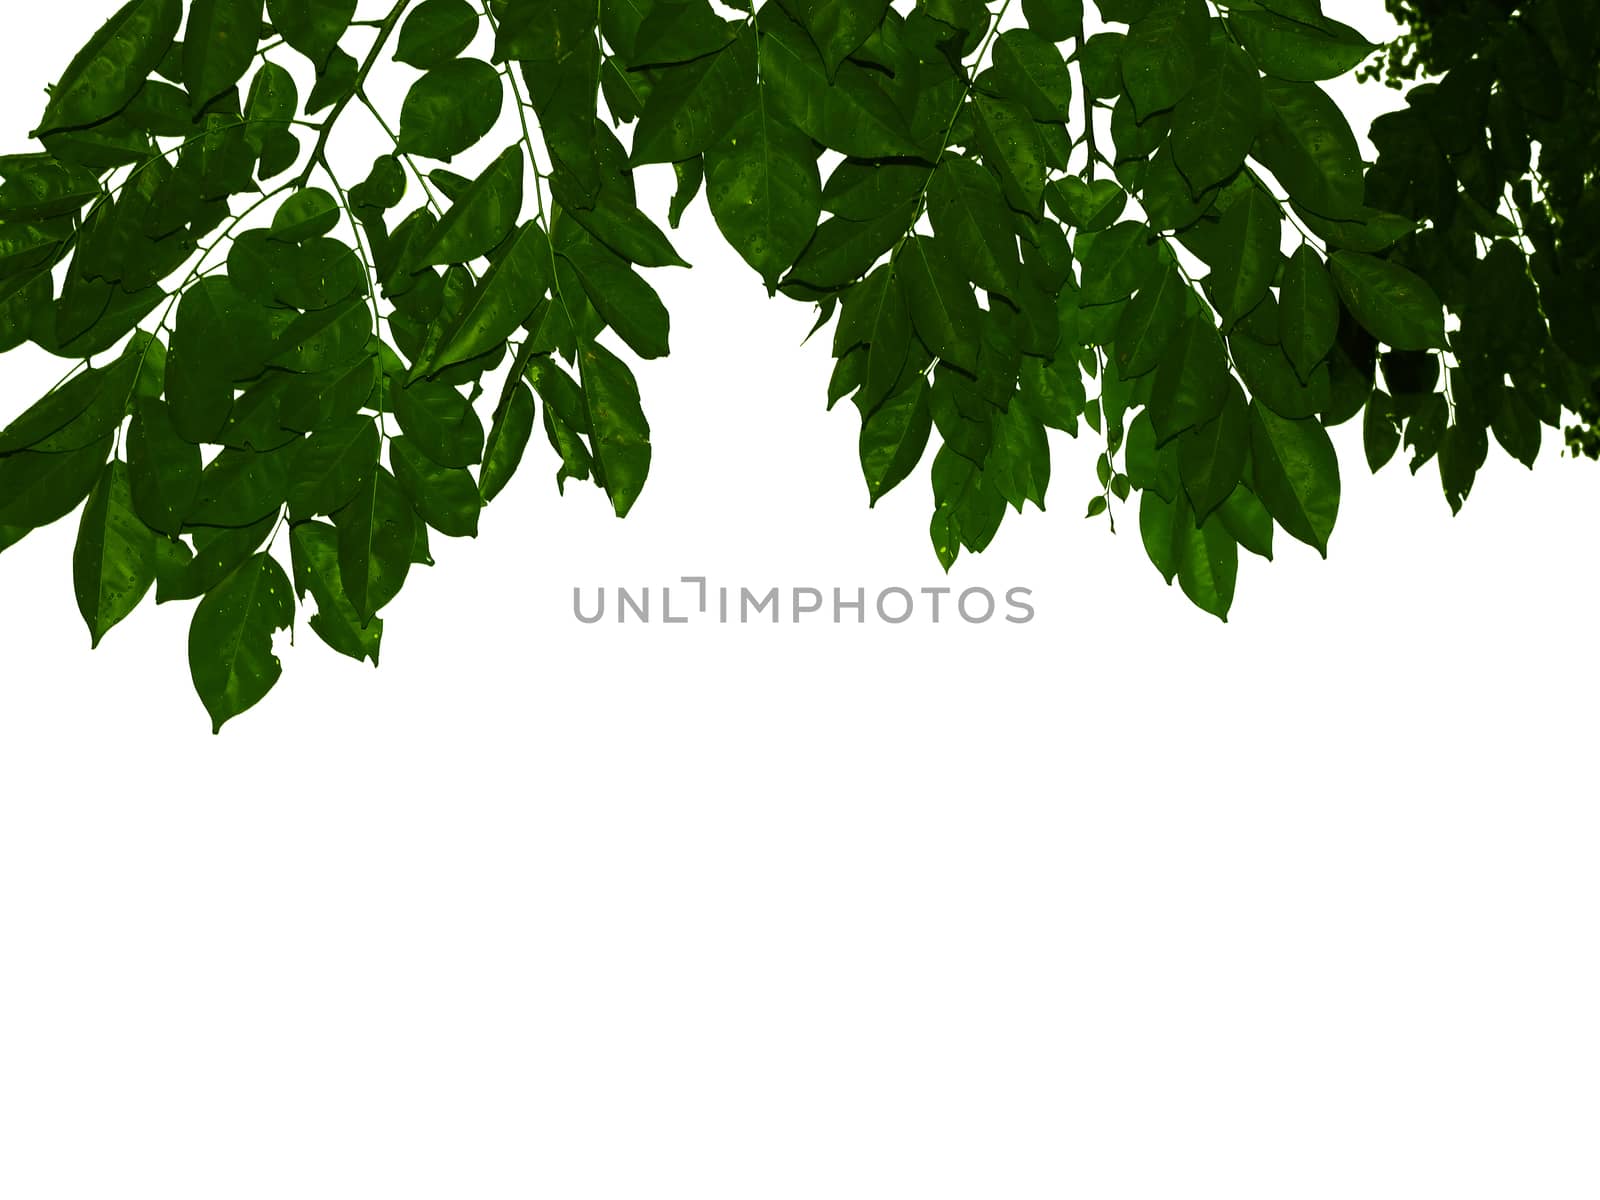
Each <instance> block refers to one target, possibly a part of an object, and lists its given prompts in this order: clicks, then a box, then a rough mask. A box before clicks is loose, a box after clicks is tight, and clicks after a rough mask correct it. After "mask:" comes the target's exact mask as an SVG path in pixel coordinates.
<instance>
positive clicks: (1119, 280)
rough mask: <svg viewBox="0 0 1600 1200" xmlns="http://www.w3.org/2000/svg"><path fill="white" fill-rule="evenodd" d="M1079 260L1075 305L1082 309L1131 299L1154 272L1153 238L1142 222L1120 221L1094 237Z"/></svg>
mask: <svg viewBox="0 0 1600 1200" xmlns="http://www.w3.org/2000/svg"><path fill="white" fill-rule="evenodd" d="M1080 246H1081V242H1080ZM1079 257H1080V261H1081V262H1082V263H1083V290H1082V291H1081V292H1080V293H1079V303H1080V304H1082V305H1083V306H1084V307H1088V306H1090V305H1097V304H1108V303H1110V302H1111V301H1113V300H1123V299H1126V298H1127V297H1129V296H1131V295H1133V293H1134V292H1135V291H1136V290H1137V289H1138V288H1139V286H1140V285H1141V284H1143V283H1144V281H1145V280H1146V279H1147V278H1149V277H1150V275H1151V274H1153V273H1154V272H1155V270H1156V267H1157V265H1158V257H1157V253H1156V237H1155V235H1154V234H1152V233H1151V232H1150V229H1149V227H1148V226H1147V225H1145V224H1144V223H1143V222H1142V221H1123V222H1122V223H1121V224H1119V225H1113V226H1112V227H1111V228H1110V229H1107V230H1106V231H1105V232H1104V233H1097V234H1095V235H1094V240H1093V242H1091V243H1090V244H1089V246H1088V247H1087V248H1084V249H1082V250H1081V251H1080V255H1079Z"/></svg>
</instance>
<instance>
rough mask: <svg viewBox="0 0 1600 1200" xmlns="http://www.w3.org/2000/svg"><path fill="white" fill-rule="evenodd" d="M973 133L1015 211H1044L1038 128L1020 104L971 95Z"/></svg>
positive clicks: (1042, 146) (1043, 174) (1041, 152)
mask: <svg viewBox="0 0 1600 1200" xmlns="http://www.w3.org/2000/svg"><path fill="white" fill-rule="evenodd" d="M972 111H973V114H974V117H975V119H974V121H973V133H974V137H975V140H976V144H977V146H978V149H979V150H981V151H982V152H983V157H984V160H985V161H986V162H987V163H988V164H989V165H990V166H991V167H993V168H994V169H995V171H996V172H997V173H998V174H999V176H1000V183H1001V185H1002V186H1003V187H1004V189H1005V194H1006V200H1007V202H1008V203H1009V204H1010V205H1011V207H1013V208H1015V209H1016V210H1017V211H1018V212H1023V213H1029V214H1031V215H1033V216H1038V215H1040V214H1041V213H1043V211H1044V182H1045V170H1046V168H1045V161H1044V145H1043V143H1042V142H1041V141H1040V140H1039V129H1038V126H1036V125H1035V124H1034V122H1033V119H1032V118H1031V117H1029V116H1028V111H1027V110H1026V109H1025V108H1023V107H1022V106H1021V105H1020V104H1015V103H1013V102H1011V101H1009V100H1001V99H995V98H992V97H989V96H984V95H978V96H975V97H974V99H973V102H972Z"/></svg>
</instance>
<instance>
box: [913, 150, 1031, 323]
mask: <svg viewBox="0 0 1600 1200" xmlns="http://www.w3.org/2000/svg"><path fill="white" fill-rule="evenodd" d="M928 217H929V220H930V221H931V222H932V224H933V232H934V235H935V236H936V237H937V238H938V239H939V244H940V245H943V246H949V247H951V248H952V250H953V251H954V252H955V253H956V255H957V256H958V261H959V262H960V263H961V265H962V266H963V267H964V268H965V270H966V274H967V277H968V278H969V279H971V280H972V282H974V283H976V284H977V285H978V286H979V287H981V288H984V289H986V290H988V291H991V292H1000V293H1002V294H1003V295H1007V296H1014V295H1015V294H1016V292H1017V288H1018V286H1019V275H1020V272H1021V270H1022V260H1021V258H1020V257H1018V254H1017V235H1016V232H1015V228H1014V221H1013V218H1012V216H1011V213H1010V212H1009V211H1008V210H1007V208H1006V202H1005V197H1004V196H1003V195H1001V192H1000V184H999V182H998V181H997V180H996V179H995V177H994V176H993V175H991V174H990V173H989V172H988V171H986V170H985V169H984V168H983V167H981V166H979V165H978V164H977V163H975V162H973V161H972V160H971V159H970V158H962V157H960V156H956V155H949V156H946V157H945V158H943V159H942V160H940V162H939V165H938V167H937V168H936V169H935V170H934V172H933V175H932V177H931V178H930V179H929V180H928Z"/></svg>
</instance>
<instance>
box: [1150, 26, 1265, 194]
mask: <svg viewBox="0 0 1600 1200" xmlns="http://www.w3.org/2000/svg"><path fill="white" fill-rule="evenodd" d="M1261 104H1262V99H1261V82H1260V77H1259V76H1258V75H1257V74H1256V71H1255V68H1254V67H1253V66H1251V64H1250V62H1249V61H1248V60H1247V59H1246V58H1245V57H1244V56H1243V55H1242V54H1240V53H1239V52H1238V51H1237V50H1234V49H1232V48H1231V47H1222V48H1220V49H1219V50H1218V52H1217V54H1216V55H1215V58H1214V61H1213V62H1212V65H1211V67H1210V68H1209V69H1208V70H1206V71H1205V72H1204V73H1203V74H1202V75H1201V76H1200V78H1199V80H1198V81H1197V82H1196V83H1195V86H1194V88H1193V90H1192V91H1190V92H1189V93H1188V95H1186V96H1184V98H1183V99H1182V100H1180V101H1179V102H1178V107H1177V110H1176V111H1175V112H1174V113H1173V114H1172V155H1173V160H1174V161H1175V162H1176V163H1177V167H1178V170H1179V171H1181V172H1182V173H1183V177H1184V178H1185V179H1187V180H1188V181H1189V186H1190V187H1191V188H1192V189H1194V191H1196V192H1201V191H1204V190H1205V189H1206V188H1209V187H1213V186H1215V185H1216V184H1219V183H1222V182H1223V181H1224V180H1226V179H1229V178H1231V177H1232V176H1233V174H1234V173H1235V172H1236V171H1238V169H1239V168H1240V167H1241V166H1243V165H1244V160H1245V157H1246V156H1247V155H1248V154H1249V153H1250V147H1251V146H1252V145H1253V144H1254V142H1255V140H1256V131H1257V130H1258V129H1259V128H1260V127H1261Z"/></svg>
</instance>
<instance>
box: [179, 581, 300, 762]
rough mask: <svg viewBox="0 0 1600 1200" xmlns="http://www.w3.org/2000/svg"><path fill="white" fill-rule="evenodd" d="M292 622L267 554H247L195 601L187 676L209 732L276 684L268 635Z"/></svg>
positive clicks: (279, 669) (290, 601)
mask: <svg viewBox="0 0 1600 1200" xmlns="http://www.w3.org/2000/svg"><path fill="white" fill-rule="evenodd" d="M293 621H294V596H293V595H292V593H291V592H290V586H289V579H288V576H286V575H285V574H284V573H283V568H282V567H280V566H279V565H278V563H277V560H275V559H274V558H273V557H272V556H271V555H270V554H265V553H263V554H256V555H253V556H251V557H250V558H249V559H248V560H247V561H246V562H245V563H244V564H243V565H241V566H240V567H238V568H237V569H236V570H235V571H234V572H233V573H232V574H231V575H229V576H228V577H227V578H226V579H224V580H223V581H222V582H221V583H219V584H218V585H217V586H216V587H215V588H213V589H212V590H211V591H210V592H209V593H207V595H206V597H205V599H203V600H201V601H200V604H199V606H198V607H197V608H196V609H195V612H194V620H193V621H192V622H191V623H190V625H189V674H190V677H191V678H192V679H193V680H194V689H195V691H196V692H198V693H199V695H200V699H201V701H202V703H204V704H205V706H206V711H207V712H209V713H210V714H211V732H212V733H220V732H222V726H223V725H224V724H225V723H227V722H228V721H229V720H230V719H232V718H233V717H236V716H238V715H239V714H240V713H242V712H244V711H245V710H246V709H248V708H250V707H251V706H253V705H255V704H257V703H258V702H260V700H261V698H262V697H263V696H265V695H266V694H267V693H268V692H269V691H271V690H272V685H273V684H275V683H277V682H278V677H279V676H280V675H282V674H283V664H282V663H281V662H279V661H278V657H277V655H275V654H273V653H272V635H273V632H274V631H275V630H278V629H287V628H288V627H289V626H290V624H291V623H292V622H293Z"/></svg>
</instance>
